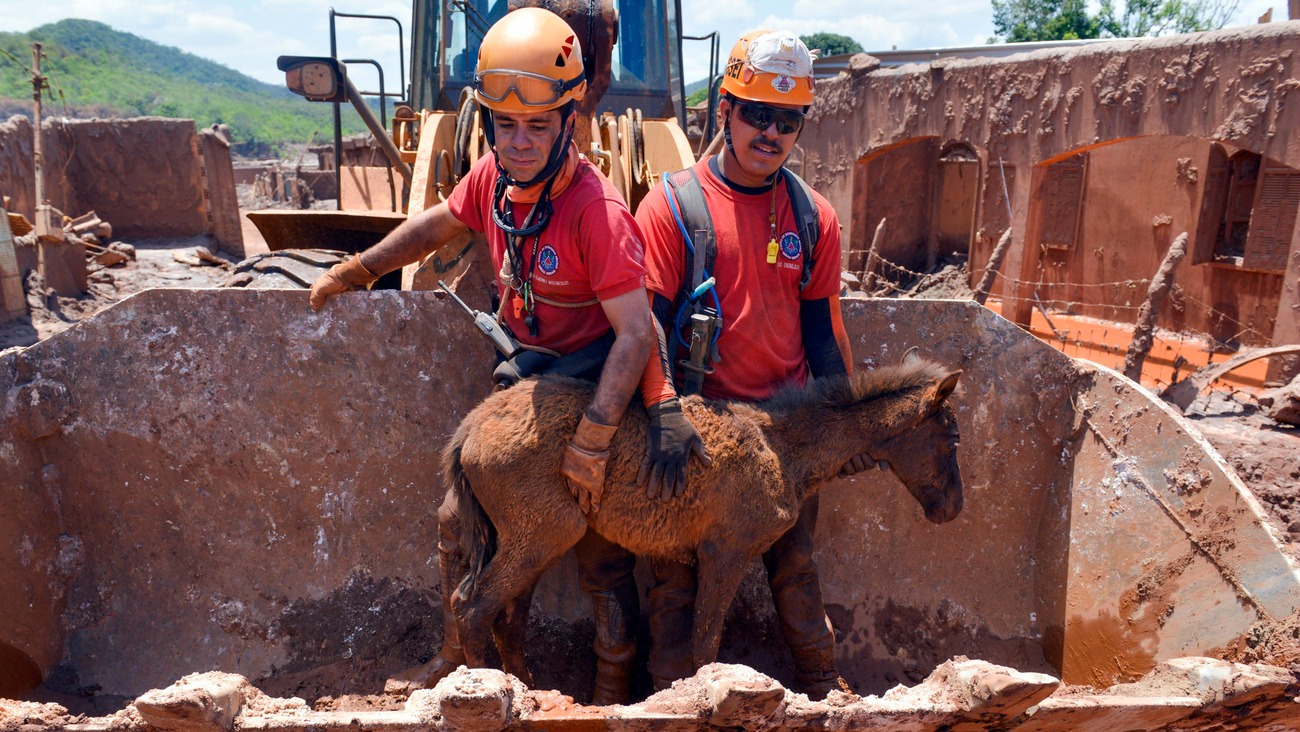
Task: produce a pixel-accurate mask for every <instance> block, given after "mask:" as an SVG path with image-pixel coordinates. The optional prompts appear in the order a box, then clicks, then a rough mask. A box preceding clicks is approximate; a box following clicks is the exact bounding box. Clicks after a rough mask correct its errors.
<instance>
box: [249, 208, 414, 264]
mask: <svg viewBox="0 0 1300 732" xmlns="http://www.w3.org/2000/svg"><path fill="white" fill-rule="evenodd" d="M248 219H249V220H250V221H252V222H253V223H254V224H255V225H256V226H257V230H258V231H259V232H261V234H262V238H263V239H265V240H266V246H267V248H268V249H270V250H271V251H273V252H278V251H282V250H284V249H336V250H339V251H344V252H350V253H352V254H357V253H359V252H362V251H364V250H365V249H366V248H368V247H370V246H373V245H374V244H378V243H379V240H380V239H383V238H384V236H385V235H387V234H388V233H389V232H391V231H392V230H393V229H396V228H397V226H398V224H401V223H402V222H403V221H405V220H406V214H404V213H393V212H390V211H286V210H279V209H268V210H265V211H250V212H249V213H248Z"/></svg>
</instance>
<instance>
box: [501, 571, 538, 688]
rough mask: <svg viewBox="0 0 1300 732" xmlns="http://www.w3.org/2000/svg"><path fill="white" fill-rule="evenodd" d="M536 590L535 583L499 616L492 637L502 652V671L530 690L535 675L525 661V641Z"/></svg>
mask: <svg viewBox="0 0 1300 732" xmlns="http://www.w3.org/2000/svg"><path fill="white" fill-rule="evenodd" d="M536 589H537V583H536V582H534V583H533V584H532V585H530V586H529V587H528V589H526V590H524V591H523V592H522V593H521V594H520V595H519V597H516V598H515V599H514V600H512V601H511V602H510V604H509V605H507V606H506V609H505V610H502V611H501V613H500V614H499V615H497V620H496V622H495V623H493V625H492V637H493V639H495V640H496V644H497V650H498V651H500V652H501V668H502V670H504V671H505V672H506V673H508V674H513V675H514V677H515V678H517V679H519V680H520V681H522V682H524V686H527V687H528V688H530V689H531V688H532V687H533V675H532V674H531V673H530V672H529V671H528V663H527V662H526V661H525V660H524V639H525V637H526V636H527V635H528V609H529V607H530V606H531V605H532V604H533V590H536Z"/></svg>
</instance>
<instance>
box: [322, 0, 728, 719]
mask: <svg viewBox="0 0 1300 732" xmlns="http://www.w3.org/2000/svg"><path fill="white" fill-rule="evenodd" d="M474 79H475V96H476V98H477V100H478V102H479V104H480V107H481V109H482V111H483V119H484V131H485V133H486V136H487V140H488V143H489V144H490V145H491V147H492V154H491V155H487V156H485V157H483V158H481V159H480V160H479V161H478V163H477V164H476V165H475V166H474V168H473V169H472V170H471V171H470V172H469V174H468V175H466V177H465V178H464V179H463V180H461V181H460V182H459V183H458V184H457V186H456V188H455V189H454V190H453V192H452V194H451V196H450V197H449V198H448V200H447V201H445V202H443V203H440V204H438V205H436V206H434V207H432V208H430V209H427V210H425V211H423V212H421V213H419V214H417V215H416V216H414V217H412V218H410V219H408V220H407V221H405V222H403V223H402V224H401V225H400V226H399V227H398V228H397V229H396V230H394V231H393V233H392V234H390V235H389V236H387V237H385V238H384V239H383V241H381V242H379V243H378V244H376V245H375V246H373V247H371V248H370V249H367V250H366V251H364V252H362V253H361V254H360V255H359V256H357V257H353V258H352V259H350V260H348V261H347V262H344V263H342V264H339V265H336V266H335V267H334V268H333V269H331V270H330V271H329V272H328V273H327V274H325V275H323V276H322V277H321V278H320V279H319V280H318V281H317V282H316V283H315V284H314V285H313V286H312V291H311V305H312V307H313V309H319V308H320V307H321V306H322V305H323V304H324V303H325V301H326V299H327V298H328V297H330V296H331V295H333V294H335V293H338V292H343V291H347V290H353V289H359V288H363V287H369V286H370V285H371V284H373V282H374V281H375V279H377V277H379V276H380V275H382V274H384V273H386V272H390V271H393V270H395V269H398V268H399V267H401V266H403V265H405V264H408V263H411V262H416V261H419V260H420V259H421V258H423V257H424V256H426V255H428V254H430V253H431V252H433V251H434V250H436V249H437V248H438V247H439V246H441V245H443V244H445V243H447V242H449V241H451V240H452V239H453V238H454V237H456V236H457V235H459V234H461V233H462V232H464V231H465V229H466V228H471V229H474V230H475V231H478V232H482V233H484V234H485V235H486V238H487V241H488V246H489V248H490V250H491V254H492V262H493V265H494V266H495V267H496V269H497V271H498V272H499V277H498V280H499V283H498V285H499V291H498V294H499V295H500V298H501V304H502V306H501V311H500V313H499V320H500V321H501V322H503V323H504V324H505V325H506V326H507V327H508V328H509V329H510V330H511V331H512V332H513V334H514V335H515V337H516V339H517V340H519V341H520V342H522V343H523V344H525V347H526V348H529V349H531V350H526V351H525V352H523V353H522V354H520V355H519V356H516V357H515V358H512V359H510V360H509V361H504V362H502V363H499V364H498V366H497V368H496V370H495V372H494V373H493V380H494V381H495V382H496V383H497V384H498V386H508V385H510V384H513V383H514V382H516V381H518V380H520V379H522V378H525V377H527V376H531V375H535V374H540V373H560V374H564V375H567V376H574V377H577V378H586V379H588V380H590V381H594V382H596V391H595V396H594V398H593V400H592V402H591V404H590V405H589V406H588V408H587V411H586V414H585V415H584V416H583V418H582V420H581V421H580V422H579V424H578V426H577V430H576V432H575V433H574V435H573V437H572V438H570V440H569V443H568V445H567V446H566V449H565V453H564V460H563V463H562V466H561V472H562V473H563V474H564V476H565V479H566V481H567V482H568V484H569V487H570V489H571V490H572V491H573V492H574V495H575V496H576V497H577V498H578V499H579V502H580V504H581V505H582V507H583V510H584V511H596V510H599V504H600V497H601V492H602V486H603V482H604V472H605V462H606V460H607V458H608V451H607V449H608V447H609V443H610V441H611V440H612V438H613V435H614V431H615V428H616V426H617V425H618V423H619V421H620V420H621V418H622V416H623V412H624V410H625V409H626V408H627V406H628V403H629V402H630V400H631V399H632V398H633V396H634V394H635V392H636V390H637V387H638V385H639V384H640V385H641V392H642V398H643V400H644V401H645V403H646V405H647V407H648V408H649V410H650V412H651V416H652V418H651V425H650V445H649V448H648V451H647V458H646V465H645V468H643V473H644V474H647V475H648V476H649V479H648V482H649V484H650V486H649V487H650V488H652V489H653V490H654V492H655V494H656V495H658V494H659V493H660V492H661V491H662V492H664V493H665V494H667V495H671V494H673V493H674V492H677V491H679V490H681V488H683V487H684V485H679V484H678V481H681V482H682V483H684V481H685V465H686V461H687V460H688V459H689V457H690V455H691V454H699V455H700V459H701V460H704V461H708V456H707V454H706V453H705V452H704V449H703V443H702V441H701V440H700V437H699V434H698V433H697V432H696V431H695V428H694V427H693V426H692V425H691V424H690V422H689V421H688V420H686V418H685V417H684V416H683V415H682V412H681V409H680V407H679V406H678V405H677V400H676V398H675V396H676V395H675V393H674V392H673V391H672V386H671V383H670V382H669V381H668V376H667V374H666V373H665V370H664V367H663V359H662V358H661V357H660V349H659V348H658V347H657V345H658V343H662V342H663V341H662V338H656V331H657V329H658V326H657V324H656V323H655V321H654V319H653V317H652V315H651V313H650V308H649V295H648V293H647V292H646V290H645V270H644V265H643V257H644V253H643V252H644V245H643V238H642V235H641V231H640V228H639V227H638V225H637V223H636V221H635V219H633V217H632V215H631V213H630V212H629V211H628V209H627V205H626V203H624V201H623V199H622V197H621V196H620V195H619V194H618V192H617V191H616V189H615V188H614V187H613V185H612V184H611V183H610V182H609V181H608V180H607V179H606V178H605V177H604V175H602V174H601V173H600V171H599V169H597V168H596V167H595V166H594V165H592V164H591V163H590V162H589V161H587V160H586V159H585V158H583V157H582V156H581V155H579V154H578V149H577V146H576V145H575V144H574V143H573V141H572V137H573V129H574V124H575V115H574V109H575V104H576V102H578V101H580V100H581V99H582V98H583V95H584V93H585V91H586V81H585V78H584V72H583V63H582V51H581V48H580V46H579V42H578V39H577V37H576V35H575V34H574V32H573V30H572V29H571V28H570V27H569V26H568V24H566V23H565V22H564V20H563V19H562V18H560V17H559V16H558V15H556V14H554V13H552V12H550V11H549V10H545V9H540V8H521V9H518V10H515V11H513V12H510V13H507V14H506V15H505V17H503V18H502V19H501V20H499V21H498V22H497V23H495V24H494V25H493V26H492V28H491V29H489V31H488V32H487V33H486V34H485V35H484V37H483V42H482V45H481V46H480V48H479V56H478V66H477V71H476V73H475V75H474ZM548 352H549V353H548ZM643 377H644V378H645V383H643V384H642V383H641V382H642V380H643ZM656 480H658V481H659V482H660V483H661V484H662V485H656V484H655V481H656ZM453 496H454V494H453V493H451V492H448V494H447V498H446V500H444V502H443V504H442V506H441V507H440V508H439V510H438V523H439V527H438V530H439V541H438V554H439V569H440V574H441V589H442V604H443V621H444V622H443V627H444V639H443V645H442V648H441V650H440V651H439V652H438V654H437V655H436V656H434V658H433V659H432V660H430V661H429V662H428V663H426V664H425V665H424V666H421V667H418V668H415V669H408V670H407V671H404V672H402V673H401V674H398V675H397V676H396V677H394V678H393V679H390V680H389V684H388V687H389V689H390V690H391V691H398V692H400V691H409V690H411V689H413V688H419V687H426V688H428V687H432V686H433V685H434V684H436V683H437V682H438V681H439V680H440V679H442V678H443V677H444V676H446V675H447V674H448V673H450V672H451V671H453V670H455V669H456V667H457V666H459V665H461V664H463V663H464V662H465V656H464V652H463V650H462V648H461V645H460V639H459V635H458V632H457V628H456V624H455V621H454V617H453V615H452V613H451V608H450V603H451V598H452V595H453V592H454V590H455V588H456V585H457V583H458V582H459V581H460V580H461V578H463V577H464V576H465V575H466V574H467V571H468V564H467V560H466V558H465V552H464V551H462V549H461V547H459V546H458V533H459V526H460V524H461V520H460V511H461V507H460V506H459V505H457V502H456V501H454V500H453ZM575 553H576V554H577V557H578V564H579V566H580V568H581V573H582V586H583V589H584V590H586V591H587V592H588V594H589V595H590V596H591V598H592V605H593V614H594V615H595V619H596V626H597V628H596V640H595V644H594V646H595V651H596V656H597V679H596V689H595V692H594V698H593V702H594V703H597V704H613V703H626V702H627V694H628V678H629V675H630V670H631V664H632V660H633V656H634V655H635V651H636V624H637V622H638V619H639V617H640V614H639V608H638V594H637V587H636V583H635V580H634V579H633V576H632V571H633V569H634V567H635V561H636V558H635V557H634V556H633V555H632V554H630V553H629V552H627V551H626V550H624V549H622V548H621V547H618V546H616V545H614V544H612V543H610V542H609V541H607V540H605V539H604V538H603V537H601V536H600V535H599V534H596V533H595V532H594V531H588V532H587V535H586V537H584V538H583V540H582V541H581V542H580V543H579V544H578V546H577V547H576V548H575ZM531 596H532V593H531V591H530V592H527V593H525V594H524V596H523V597H521V598H520V599H519V601H518V604H517V606H516V608H515V612H516V617H518V610H519V609H521V608H522V609H524V610H525V612H526V608H527V605H528V603H529V602H530V601H531Z"/></svg>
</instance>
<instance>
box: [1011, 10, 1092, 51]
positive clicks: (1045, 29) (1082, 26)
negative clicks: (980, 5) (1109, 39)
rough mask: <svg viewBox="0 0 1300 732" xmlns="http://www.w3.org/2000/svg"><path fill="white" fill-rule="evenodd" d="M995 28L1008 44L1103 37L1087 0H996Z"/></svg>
mask: <svg viewBox="0 0 1300 732" xmlns="http://www.w3.org/2000/svg"><path fill="white" fill-rule="evenodd" d="M993 29H994V30H995V31H997V36H996V38H997V39H998V40H1003V41H1007V42H1008V43H1022V42H1025V41H1062V40H1076V39H1080V38H1099V37H1101V23H1100V22H1099V21H1098V20H1097V19H1096V18H1093V17H1091V16H1089V15H1088V9H1087V7H1086V5H1085V3H1084V0H993Z"/></svg>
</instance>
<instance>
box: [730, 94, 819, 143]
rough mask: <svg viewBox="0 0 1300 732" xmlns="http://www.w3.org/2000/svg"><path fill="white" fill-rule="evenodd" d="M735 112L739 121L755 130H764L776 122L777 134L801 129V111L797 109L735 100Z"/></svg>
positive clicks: (785, 133)
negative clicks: (738, 116)
mask: <svg viewBox="0 0 1300 732" xmlns="http://www.w3.org/2000/svg"><path fill="white" fill-rule="evenodd" d="M735 104H736V114H738V115H740V119H741V121H743V122H744V123H745V124H747V125H749V126H750V127H753V128H754V129H756V130H766V129H767V128H768V127H771V126H772V124H773V123H776V131H777V133H778V134H782V135H789V134H791V133H793V132H798V131H799V130H801V129H803V112H800V111H799V110H797V109H780V108H778V107H772V106H769V105H766V104H763V103H762V102H744V101H740V100H737V101H736V103H735Z"/></svg>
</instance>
